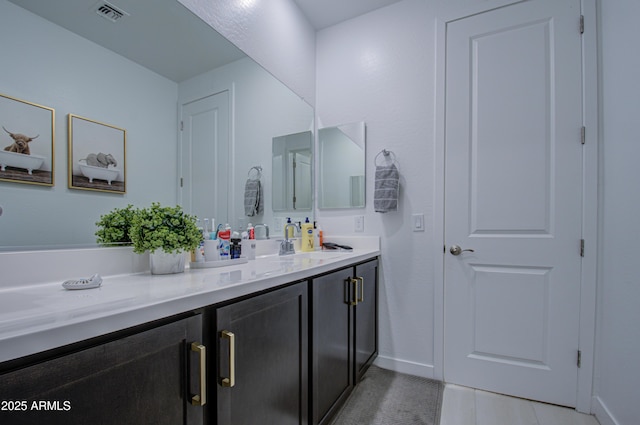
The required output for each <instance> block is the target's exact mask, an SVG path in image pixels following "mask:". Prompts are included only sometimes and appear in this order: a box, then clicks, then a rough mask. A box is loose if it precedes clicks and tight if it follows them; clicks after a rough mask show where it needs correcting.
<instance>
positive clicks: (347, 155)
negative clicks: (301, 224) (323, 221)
mask: <svg viewBox="0 0 640 425" xmlns="http://www.w3.org/2000/svg"><path fill="white" fill-rule="evenodd" d="M365 142H366V126H365V123H364V122H357V123H352V124H344V125H339V126H335V127H325V128H321V129H319V130H318V155H319V172H318V175H319V181H318V208H323V209H331V208H364V206H365Z"/></svg>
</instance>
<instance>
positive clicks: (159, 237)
mask: <svg viewBox="0 0 640 425" xmlns="http://www.w3.org/2000/svg"><path fill="white" fill-rule="evenodd" d="M129 235H130V236H131V242H132V243H133V252H135V253H138V254H142V253H144V252H146V251H148V252H149V255H150V256H149V259H150V265H151V273H152V274H169V273H181V272H184V259H185V254H184V253H185V252H190V251H192V250H194V249H195V248H196V247H198V245H199V244H200V242H201V241H202V232H201V231H200V230H199V229H198V227H197V226H196V220H195V217H194V216H191V215H189V214H186V213H185V212H184V211H183V210H182V208H181V207H180V206H179V205H176V206H175V207H163V206H161V205H160V203H158V202H154V203H152V204H151V206H150V207H149V208H142V209H139V210H137V211H136V213H135V214H134V215H133V217H132V220H131V229H130V230H129Z"/></svg>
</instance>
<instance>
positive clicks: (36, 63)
mask: <svg viewBox="0 0 640 425" xmlns="http://www.w3.org/2000/svg"><path fill="white" fill-rule="evenodd" d="M0 51H1V52H2V61H1V62H2V64H1V65H0V93H2V94H4V95H8V96H11V97H15V98H19V99H23V100H27V101H29V102H33V103H37V104H40V105H44V106H48V107H51V108H54V109H55V185H54V186H53V187H42V186H34V185H27V184H19V183H11V182H3V181H0V206H2V207H3V209H4V214H3V215H2V216H1V217H0V249H2V248H5V247H7V246H22V245H33V244H37V245H46V246H50V245H58V244H64V245H70V244H92V243H95V237H94V235H93V234H94V232H95V222H96V221H97V220H98V219H99V217H100V214H104V213H106V212H108V211H110V210H111V209H112V208H114V207H118V206H124V205H127V204H128V203H132V204H134V205H140V206H142V205H146V204H149V203H151V202H152V201H160V202H163V203H167V204H172V203H173V204H175V202H176V180H177V177H176V174H177V171H176V169H177V168H176V151H177V148H176V132H177V127H176V103H177V84H176V83H174V82H172V81H170V80H167V79H166V78H164V77H161V76H159V75H158V74H155V73H153V72H151V71H149V70H147V69H145V68H142V67H140V66H139V65H137V64H135V63H133V62H131V61H129V60H127V59H124V58H123V57H121V56H119V55H116V54H115V53H113V52H111V51H109V50H106V49H104V48H102V47H100V46H98V45H96V44H93V43H91V42H89V41H87V40H85V39H83V38H80V37H78V36H77V35H75V34H72V33H71V32H69V31H67V30H65V29H63V28H61V27H59V26H56V25H54V24H52V23H50V22H48V21H46V20H43V19H42V18H40V17H38V16H36V15H33V14H32V13H30V12H27V11H25V10H24V9H21V8H19V7H17V6H15V5H13V4H12V3H9V2H7V1H6V0H0ZM69 113H72V114H76V115H80V116H83V117H87V118H90V119H93V120H97V121H100V122H103V123H107V124H111V125H114V126H117V127H120V128H124V129H126V130H127V150H126V166H127V169H126V172H127V193H126V194H125V195H118V194H110V193H101V192H94V191H86V190H77V189H75V190H72V189H69V188H68V187H67V151H68V150H67V114H69ZM4 125H5V126H8V125H10V124H9V123H4ZM7 128H8V127H7ZM12 131H14V132H19V131H17V130H12ZM3 134H4V136H2V135H0V145H1V147H2V148H4V146H5V145H7V144H9V142H8V140H7V139H8V135H7V134H6V133H4V132H3Z"/></svg>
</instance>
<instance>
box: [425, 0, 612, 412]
mask: <svg viewBox="0 0 640 425" xmlns="http://www.w3.org/2000/svg"><path fill="white" fill-rule="evenodd" d="M530 1H535V0H530ZM499 3H503V4H499ZM504 3H507V4H508V3H517V2H516V1H512V2H494V3H492V4H491V5H486V6H487V7H486V10H484V11H488V10H491V9H494V8H496V6H498V7H500V6H506V5H507V4H504ZM581 5H582V13H583V15H584V17H585V27H586V28H587V30H586V31H585V33H584V36H583V69H584V71H583V72H584V82H583V84H584V85H583V115H584V123H585V126H586V127H587V133H586V136H587V137H586V140H587V143H586V144H585V147H584V149H585V150H584V175H583V187H584V193H583V237H584V239H585V240H586V243H587V245H586V246H587V248H586V249H585V257H584V259H583V261H582V283H581V293H580V324H579V326H580V329H579V333H580V335H579V341H580V350H581V351H582V367H581V368H580V369H579V370H578V382H577V388H576V392H577V394H576V410H578V411H580V412H587V413H590V410H591V405H592V404H591V401H592V391H593V370H594V352H595V317H596V282H597V266H596V264H597V247H598V213H597V211H598V208H597V207H598V156H599V155H598V131H599V130H598V99H597V95H598V91H597V87H598V85H597V81H598V70H597V38H596V36H597V32H596V0H581ZM480 12H483V11H480V10H474V11H473V14H476V13H480ZM467 16H469V15H465V16H460V15H456V14H455V13H453V12H452V11H446V12H443V13H441V14H440V16H439V17H438V18H437V19H436V56H435V60H436V76H435V93H436V101H435V131H434V135H435V142H436V143H435V148H434V161H435V163H434V173H435V179H434V181H435V182H436V187H435V192H434V205H441V208H439V209H436V210H435V211H434V216H433V229H436V230H435V231H434V238H433V241H434V242H433V244H434V245H433V247H434V252H435V253H438V254H437V255H435V256H434V265H433V270H434V272H433V278H434V283H435V289H434V296H435V305H434V366H433V369H434V376H435V377H437V379H440V380H444V372H445V368H446V365H445V364H444V361H445V360H444V338H445V335H444V251H443V247H444V246H445V243H446V241H445V239H444V220H445V217H444V171H445V170H444V164H445V136H446V135H445V130H444V129H445V102H444V100H445V94H446V93H445V88H444V87H445V73H446V65H445V64H446V28H447V24H448V23H449V22H452V21H455V20H458V19H462V18H465V17H467Z"/></svg>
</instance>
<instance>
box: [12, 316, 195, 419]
mask: <svg viewBox="0 0 640 425" xmlns="http://www.w3.org/2000/svg"><path fill="white" fill-rule="evenodd" d="M201 329H202V320H201V316H200V315H198V316H193V317H189V318H186V319H183V320H180V321H177V322H173V323H170V324H167V325H164V326H160V327H157V328H154V329H151V330H147V331H144V332H141V333H139V334H134V335H132V336H128V337H125V338H122V339H119V340H116V341H112V342H109V343H106V344H102V345H98V346H94V347H92V348H87V349H85V350H82V351H78V352H75V353H72V354H68V355H64V356H62V357H58V358H55V359H52V360H49V361H45V362H43V363H39V364H36V365H33V366H29V367H26V368H23V369H20V370H17V371H14V372H10V373H7V374H4V375H2V376H0V382H1V384H0V402H2V403H3V406H2V407H4V408H5V410H0V423H2V424H3V425H13V424H30V425H31V424H47V425H50V424H54V425H55V424H64V425H73V424H77V425H86V424H105V425H109V424H114V425H116V424H117V425H122V424H166V425H175V424H184V423H187V424H198V423H199V424H202V423H203V421H202V418H203V414H202V407H199V406H192V405H191V396H192V395H193V394H195V393H199V388H198V386H199V380H198V379H194V380H191V379H189V378H188V369H189V365H188V363H189V361H188V359H190V358H192V357H193V358H192V360H193V362H194V367H195V368H196V369H197V368H198V362H197V356H198V354H195V355H192V354H191V351H190V350H191V342H194V341H198V340H200V339H201V337H202V331H201ZM192 381H195V382H192ZM9 401H11V402H12V403H13V404H12V405H11V406H10V405H9V404H8V402H9ZM23 401H24V402H25V403H23V404H21V406H22V407H23V408H24V409H25V410H13V411H8V410H6V409H7V408H12V409H13V408H16V407H17V408H18V409H20V404H16V403H21V402H23Z"/></svg>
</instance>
